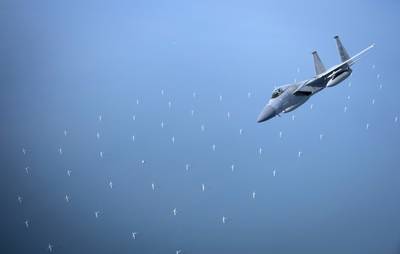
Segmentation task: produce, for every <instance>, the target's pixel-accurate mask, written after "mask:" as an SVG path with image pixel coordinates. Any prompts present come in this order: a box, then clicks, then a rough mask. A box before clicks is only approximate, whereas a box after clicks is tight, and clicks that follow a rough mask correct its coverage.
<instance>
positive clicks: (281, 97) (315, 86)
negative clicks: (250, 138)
mask: <svg viewBox="0 0 400 254" xmlns="http://www.w3.org/2000/svg"><path fill="white" fill-rule="evenodd" d="M334 39H335V40H336V45H337V49H338V51H339V55H340V59H341V63H340V64H337V65H335V66H333V67H331V68H330V69H328V70H326V69H325V66H324V64H323V63H322V61H321V59H320V58H319V55H318V53H317V51H313V52H312V55H313V59H314V66H315V74H316V75H315V76H314V77H313V78H311V79H307V80H303V81H300V82H296V83H293V84H288V85H283V86H280V87H277V88H276V89H274V90H273V92H272V96H271V99H270V100H269V101H268V103H267V105H265V107H264V109H263V110H262V111H261V113H260V115H259V116H258V118H257V122H258V123H261V122H264V121H267V120H269V119H271V118H273V117H275V116H280V114H281V113H288V112H290V111H293V110H295V109H296V108H297V107H299V106H301V105H302V104H303V103H305V102H306V101H307V100H308V99H309V98H310V97H311V96H312V95H314V94H316V93H318V92H320V91H321V90H323V89H324V88H327V87H333V86H336V85H338V84H339V83H340V82H342V81H343V80H345V79H346V78H348V77H349V76H350V74H351V73H352V69H351V68H350V67H351V66H352V65H353V64H355V63H356V62H357V61H358V60H360V56H361V55H362V54H364V53H365V52H367V51H368V50H370V49H371V48H373V47H374V46H375V44H372V45H370V46H369V47H367V48H366V49H364V50H362V51H361V52H360V53H358V54H356V55H355V56H353V57H351V58H350V57H349V54H348V53H347V51H346V49H345V48H344V47H343V45H342V42H341V41H340V39H339V36H335V37H334Z"/></svg>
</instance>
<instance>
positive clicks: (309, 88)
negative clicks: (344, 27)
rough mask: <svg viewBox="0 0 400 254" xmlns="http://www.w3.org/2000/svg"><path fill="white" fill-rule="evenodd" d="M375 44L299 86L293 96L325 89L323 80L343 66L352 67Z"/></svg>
mask: <svg viewBox="0 0 400 254" xmlns="http://www.w3.org/2000/svg"><path fill="white" fill-rule="evenodd" d="M374 46H375V44H372V45H370V46H369V47H367V48H365V49H364V50H362V51H360V53H358V54H356V55H354V56H353V57H352V58H350V59H348V60H346V61H344V62H342V63H340V64H338V65H335V66H333V67H332V68H330V69H329V70H327V71H325V72H323V73H321V74H319V75H317V76H316V77H315V79H311V80H307V81H306V82H304V83H303V84H301V85H300V86H299V87H298V88H296V90H294V91H293V94H294V95H309V94H311V93H314V92H315V91H318V90H321V89H322V88H323V87H325V85H326V82H325V80H326V79H327V78H328V77H329V76H330V75H332V74H333V73H334V72H335V71H337V70H338V69H340V68H342V67H343V66H352V65H353V64H355V63H356V62H357V61H358V60H360V57H361V55H362V54H364V53H365V52H367V51H368V50H370V49H371V48H373V47H374Z"/></svg>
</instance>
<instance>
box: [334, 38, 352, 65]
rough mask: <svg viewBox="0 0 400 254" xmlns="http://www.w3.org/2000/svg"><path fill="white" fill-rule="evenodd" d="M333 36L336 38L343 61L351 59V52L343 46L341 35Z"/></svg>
mask: <svg viewBox="0 0 400 254" xmlns="http://www.w3.org/2000/svg"><path fill="white" fill-rule="evenodd" d="M333 38H334V39H335V40H336V46H337V49H338V51H339V55H340V60H342V62H345V61H347V60H349V59H350V57H349V54H348V53H347V51H346V49H345V48H344V47H343V45H342V42H341V41H340V39H339V36H337V35H336V36H335V37H333Z"/></svg>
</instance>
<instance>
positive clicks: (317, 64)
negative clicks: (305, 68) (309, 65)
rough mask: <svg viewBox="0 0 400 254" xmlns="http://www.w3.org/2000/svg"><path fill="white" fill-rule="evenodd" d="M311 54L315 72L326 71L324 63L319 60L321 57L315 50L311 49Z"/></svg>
mask: <svg viewBox="0 0 400 254" xmlns="http://www.w3.org/2000/svg"><path fill="white" fill-rule="evenodd" d="M312 55H313V58H314V67H315V74H317V75H319V74H321V73H324V72H325V71H326V69H325V66H324V64H323V63H322V61H321V58H319V55H318V53H317V51H313V52H312Z"/></svg>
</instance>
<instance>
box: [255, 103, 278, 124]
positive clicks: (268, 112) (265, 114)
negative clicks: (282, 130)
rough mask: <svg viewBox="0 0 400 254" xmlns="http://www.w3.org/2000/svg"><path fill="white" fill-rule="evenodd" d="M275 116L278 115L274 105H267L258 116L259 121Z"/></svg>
mask: <svg viewBox="0 0 400 254" xmlns="http://www.w3.org/2000/svg"><path fill="white" fill-rule="evenodd" d="M274 116H276V112H275V109H274V108H273V107H271V106H269V105H267V106H266V107H265V108H264V109H263V111H262V112H261V113H260V115H259V116H258V118H257V123H261V122H264V121H267V120H269V119H271V118H273V117H274Z"/></svg>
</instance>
